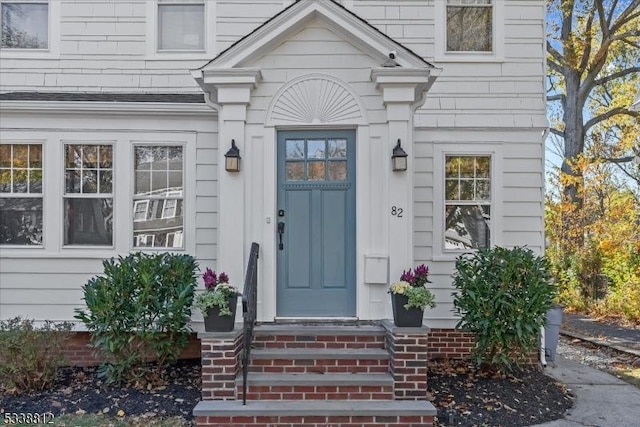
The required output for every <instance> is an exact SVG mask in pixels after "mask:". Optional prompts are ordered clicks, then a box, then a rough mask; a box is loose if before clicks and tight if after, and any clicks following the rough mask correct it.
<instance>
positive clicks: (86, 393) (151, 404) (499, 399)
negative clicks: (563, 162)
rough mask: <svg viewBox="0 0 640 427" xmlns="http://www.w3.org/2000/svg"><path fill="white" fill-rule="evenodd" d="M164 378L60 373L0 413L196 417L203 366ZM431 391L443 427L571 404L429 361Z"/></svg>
mask: <svg viewBox="0 0 640 427" xmlns="http://www.w3.org/2000/svg"><path fill="white" fill-rule="evenodd" d="M165 378H166V379H167V381H166V385H164V386H160V387H157V386H156V387H151V386H147V387H143V388H140V387H138V388H135V387H122V386H108V385H106V384H104V383H103V382H102V381H100V380H98V379H97V375H96V370H95V368H65V369H63V370H62V372H61V375H60V377H59V380H58V382H57V383H56V384H55V386H54V387H53V388H52V389H51V390H48V391H44V392H41V393H36V394H30V395H25V394H10V393H8V392H7V390H2V389H1V388H0V413H2V412H3V411H4V412H17V413H29V412H31V413H34V412H39V413H42V412H46V411H50V412H52V413H53V414H55V415H56V417H58V416H59V415H61V414H83V413H89V414H96V413H103V414H106V415H108V416H118V415H120V416H121V415H126V416H128V417H150V418H156V417H161V418H167V417H173V416H179V417H182V418H184V419H185V420H191V419H193V417H192V414H191V412H192V410H193V408H194V407H195V405H196V404H197V403H198V402H199V401H200V361H199V360H192V361H180V362H179V363H178V364H177V365H176V366H175V367H173V368H171V369H168V370H167V371H166V372H165ZM428 387H429V393H428V395H429V399H430V400H432V403H433V404H434V405H435V406H436V408H438V422H439V425H440V426H491V427H498V426H505V427H507V426H508V427H517V426H528V425H532V424H538V423H542V422H546V421H551V420H555V419H558V418H562V416H563V415H564V413H565V412H566V410H568V409H569V408H570V407H571V406H572V400H571V397H570V396H569V395H568V394H567V392H566V390H565V388H564V387H563V386H562V385H561V384H558V383H556V382H555V381H554V380H553V379H551V378H549V377H547V376H546V375H544V373H543V372H542V371H541V370H539V369H535V368H532V369H528V370H524V371H518V372H514V373H513V374H512V375H506V376H497V375H490V374H484V373H481V372H478V371H476V370H475V369H474V368H473V366H472V365H470V364H469V363H468V362H460V361H454V362H448V361H442V362H431V363H430V364H429V377H428ZM119 411H123V413H120V414H118V412H119Z"/></svg>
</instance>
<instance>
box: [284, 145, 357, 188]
mask: <svg viewBox="0 0 640 427" xmlns="http://www.w3.org/2000/svg"><path fill="white" fill-rule="evenodd" d="M285 150H286V180H287V181H325V180H328V181H345V180H347V140H346V139H306V140H305V139H287V140H286V148H285Z"/></svg>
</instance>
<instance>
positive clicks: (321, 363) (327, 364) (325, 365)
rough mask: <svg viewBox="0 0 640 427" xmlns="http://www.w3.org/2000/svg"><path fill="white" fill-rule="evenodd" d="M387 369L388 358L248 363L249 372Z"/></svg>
mask: <svg viewBox="0 0 640 427" xmlns="http://www.w3.org/2000/svg"><path fill="white" fill-rule="evenodd" d="M388 371H389V361H388V360H354V359H306V360H305V359H297V360H292V359H261V360H253V361H251V364H250V365H249V372H256V373H269V374H274V373H275V374H278V373H283V374H336V373H351V374H356V373H357V374H374V373H375V374H384V373H386V372H388Z"/></svg>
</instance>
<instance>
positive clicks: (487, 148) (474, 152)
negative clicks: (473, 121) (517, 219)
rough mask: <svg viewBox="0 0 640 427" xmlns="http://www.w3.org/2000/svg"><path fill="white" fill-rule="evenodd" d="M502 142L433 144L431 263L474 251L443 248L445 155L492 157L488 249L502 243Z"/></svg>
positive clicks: (449, 259) (452, 258)
mask: <svg viewBox="0 0 640 427" xmlns="http://www.w3.org/2000/svg"><path fill="white" fill-rule="evenodd" d="M501 146H502V143H501V142H495V143H479V142H472V143H455V142H446V143H440V142H436V143H434V150H433V162H434V165H433V174H434V179H433V200H434V205H433V260H434V261H454V260H455V259H456V258H457V257H458V256H459V255H461V254H464V253H469V252H473V250H469V249H465V250H463V249H458V250H456V249H445V248H444V234H445V230H444V226H445V224H444V207H445V192H444V189H445V177H444V165H445V159H446V156H490V157H491V176H490V180H491V203H490V204H489V206H490V207H491V240H490V246H491V247H494V246H500V245H501V244H502V234H503V233H502V226H503V221H502V217H503V214H502V196H501V189H502V148H501Z"/></svg>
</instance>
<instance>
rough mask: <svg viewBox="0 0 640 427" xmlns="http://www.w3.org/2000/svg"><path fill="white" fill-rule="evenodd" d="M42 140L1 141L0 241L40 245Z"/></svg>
mask: <svg viewBox="0 0 640 427" xmlns="http://www.w3.org/2000/svg"><path fill="white" fill-rule="evenodd" d="M42 225H43V224H42V144H0V244H6V245H25V246H30V245H42Z"/></svg>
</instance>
